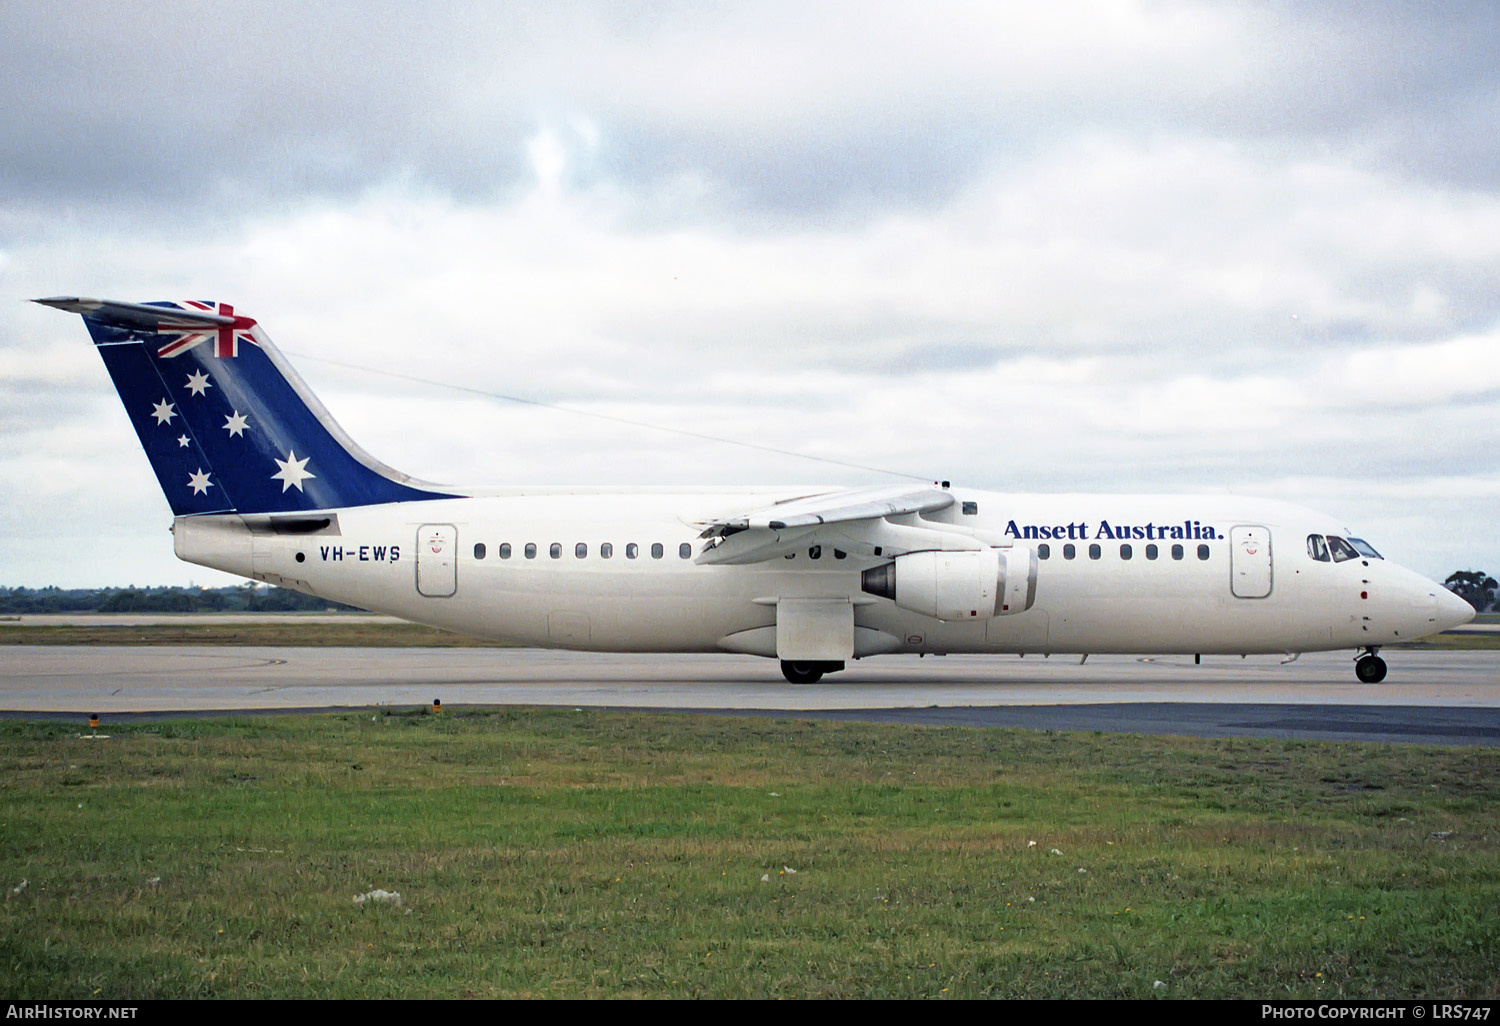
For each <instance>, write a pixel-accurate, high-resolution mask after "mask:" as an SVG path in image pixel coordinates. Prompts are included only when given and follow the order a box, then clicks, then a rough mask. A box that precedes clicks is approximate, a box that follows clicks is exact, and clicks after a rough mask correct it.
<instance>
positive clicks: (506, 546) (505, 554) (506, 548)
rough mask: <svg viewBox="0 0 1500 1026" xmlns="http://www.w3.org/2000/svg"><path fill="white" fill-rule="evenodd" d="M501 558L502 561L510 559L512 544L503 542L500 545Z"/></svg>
mask: <svg viewBox="0 0 1500 1026" xmlns="http://www.w3.org/2000/svg"><path fill="white" fill-rule="evenodd" d="M500 558H501V559H509V558H510V542H501V543H500Z"/></svg>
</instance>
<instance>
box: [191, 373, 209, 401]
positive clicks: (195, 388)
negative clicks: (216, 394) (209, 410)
mask: <svg viewBox="0 0 1500 1026" xmlns="http://www.w3.org/2000/svg"><path fill="white" fill-rule="evenodd" d="M213 387H214V386H213V385H212V384H211V383H210V382H209V380H208V373H207V372H206V371H201V370H200V371H199V372H198V373H197V374H189V375H188V379H187V390H188V391H189V392H191V393H192V394H193V395H203V394H204V393H205V392H207V391H208V390H209V389H210V388H213Z"/></svg>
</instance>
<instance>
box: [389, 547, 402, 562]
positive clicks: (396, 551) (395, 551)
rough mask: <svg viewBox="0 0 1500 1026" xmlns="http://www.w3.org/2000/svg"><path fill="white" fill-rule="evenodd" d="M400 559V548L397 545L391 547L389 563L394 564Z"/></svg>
mask: <svg viewBox="0 0 1500 1026" xmlns="http://www.w3.org/2000/svg"><path fill="white" fill-rule="evenodd" d="M400 558H401V546H399V545H392V546H391V562H392V563H394V562H395V561H396V560H398V559H400Z"/></svg>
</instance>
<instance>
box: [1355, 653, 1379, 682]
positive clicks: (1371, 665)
mask: <svg viewBox="0 0 1500 1026" xmlns="http://www.w3.org/2000/svg"><path fill="white" fill-rule="evenodd" d="M1376 651H1378V650H1377V649H1374V648H1367V649H1365V654H1364V655H1362V656H1360V657H1359V658H1358V659H1356V660H1355V661H1354V675H1355V676H1356V677H1358V678H1359V682H1360V683H1361V684H1379V683H1380V682H1381V681H1383V680H1385V660H1384V659H1382V658H1380V657H1379V656H1378V655H1376V654H1375V653H1376Z"/></svg>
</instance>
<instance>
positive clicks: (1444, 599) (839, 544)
mask: <svg viewBox="0 0 1500 1026" xmlns="http://www.w3.org/2000/svg"><path fill="white" fill-rule="evenodd" d="M35 302H37V303H41V304H43V305H45V306H49V307H54V308H56V309H59V310H64V311H69V312H72V313H77V314H81V315H82V316H83V320H84V324H85V325H86V327H87V329H88V332H89V335H90V336H91V338H92V339H93V342H94V345H95V347H96V348H97V349H98V352H99V355H100V356H101V357H102V358H103V360H104V365H105V367H106V368H107V370H108V372H109V375H110V377H111V379H112V380H113V382H114V385H115V388H116V390H117V391H118V392H119V395H120V399H121V401H122V402H123V403H124V405H125V410H126V412H127V414H128V415H129V418H130V421H131V423H132V425H134V427H135V431H136V434H137V435H138V437H139V439H140V442H141V446H142V447H143V448H144V449H145V451H146V456H147V458H148V460H149V462H150V464H151V468H152V470H154V471H155V473H156V477H157V480H158V482H159V483H160V485H161V488H162V491H163V493H164V494H165V495H166V498H167V502H168V505H169V506H170V507H171V510H172V515H173V523H172V534H173V548H174V550H175V552H176V554H177V556H178V557H179V558H181V559H183V560H186V561H188V562H190V563H196V564H199V565H202V566H208V567H214V568H216V569H219V570H225V571H228V572H230V573H234V574H239V575H241V576H243V577H247V578H252V579H254V580H257V581H264V582H266V583H269V584H273V585H278V586H281V587H284V588H292V589H295V590H297V591H301V592H305V593H307V594H310V595H315V596H318V597H320V598H325V599H329V600H332V601H337V602H343V603H347V604H349V605H354V606H359V607H361V608H364V609H369V610H373V611H376V612H381V613H388V614H393V615H395V616H398V617H401V618H404V619H406V620H411V621H415V622H417V623H422V624H427V625H430V626H433V627H439V628H444V629H447V630H451V631H458V632H461V633H465V634H470V635H474V636H477V637H481V638H487V639H493V640H497V641H504V642H509V643H512V644H516V645H524V646H537V647H547V648H561V649H581V650H593V651H607V652H657V653H681V652H736V653H746V654H751V655H757V656H764V657H768V658H772V659H777V660H779V661H780V664H781V670H782V673H783V675H784V676H785V677H786V679H787V680H788V681H791V682H793V683H799V684H808V683H814V682H816V681H818V680H819V679H820V678H822V676H823V675H824V674H826V673H830V672H834V671H838V670H842V669H844V667H845V666H846V665H847V663H848V662H849V661H851V660H856V659H863V658H866V657H870V656H877V655H886V654H897V653H906V654H919V655H944V654H948V653H1009V654H1016V655H1023V656H1024V655H1029V654H1041V655H1044V656H1050V655H1058V654H1073V655H1080V656H1082V657H1083V658H1084V659H1086V658H1087V657H1088V655H1089V654H1094V653H1121V654H1143V655H1144V654H1190V655H1193V656H1194V657H1195V660H1197V659H1199V658H1201V656H1202V655H1204V654H1228V655H1241V656H1245V655H1249V654H1252V653H1259V654H1265V653H1281V654H1284V655H1286V656H1287V657H1288V659H1289V660H1290V659H1292V658H1296V657H1297V656H1298V655H1300V654H1301V653H1303V652H1316V651H1334V650H1340V649H1352V650H1354V652H1355V657H1354V670H1355V675H1356V677H1357V678H1358V679H1359V680H1360V681H1363V682H1366V683H1376V682H1378V681H1381V680H1383V679H1384V678H1385V675H1386V671H1387V668H1386V664H1385V661H1384V660H1383V659H1381V657H1380V656H1379V655H1378V653H1379V651H1380V648H1381V647H1382V646H1384V645H1390V644H1394V643H1399V642H1406V641H1413V640H1415V639H1418V638H1421V637H1424V636H1426V635H1430V634H1435V633H1438V632H1440V631H1444V630H1447V629H1449V628H1451V627H1455V626H1458V625H1460V624H1463V623H1467V622H1468V621H1469V620H1471V619H1473V617H1474V615H1475V611H1474V609H1473V607H1471V606H1470V605H1469V604H1468V603H1467V602H1465V601H1464V600H1463V599H1461V598H1459V597H1457V596H1456V595H1454V594H1452V593H1451V592H1449V591H1448V590H1447V589H1446V588H1444V587H1442V586H1441V585H1439V584H1437V583H1435V582H1433V581H1430V580H1428V579H1427V578H1425V577H1422V576H1421V575H1419V574H1416V573H1414V572H1412V571H1410V570H1407V569H1404V568H1402V567H1400V566H1397V565H1396V564H1394V563H1392V562H1390V561H1389V560H1386V559H1384V558H1382V557H1381V556H1380V554H1379V553H1378V552H1377V551H1376V550H1375V549H1374V548H1373V547H1372V546H1371V545H1370V544H1369V543H1367V542H1365V541H1364V540H1362V539H1361V538H1359V537H1357V536H1355V535H1354V534H1353V533H1351V532H1350V531H1349V530H1348V529H1347V528H1346V527H1344V526H1343V525H1341V524H1340V523H1339V522H1338V521H1337V520H1335V519H1334V518H1332V517H1329V516H1326V515H1324V514H1321V513H1317V512H1315V511H1313V510H1309V509H1304V508H1302V507H1299V506H1296V505H1291V504H1288V503H1284V502H1278V501H1271V500H1265V499H1252V498H1243V497H1239V496H1228V495H1217V496H1216V495H1085V494H1060V495H1040V494H1012V493H1008V492H993V491H979V490H975V489H969V488H963V487H955V486H953V485H952V484H951V483H950V482H948V481H938V482H934V483H932V484H920V485H915V486H913V485H885V486H875V487H868V488H852V489H830V488H806V487H802V488H795V487H791V488H788V487H759V488H756V487H751V488H742V489H713V490H704V489H673V488H593V489H581V488H564V487H515V486H504V487H487V488H472V487H451V486H446V485H438V484H432V483H429V482H426V481H421V480H418V479H416V478H414V477H411V476H409V475H407V474H403V473H400V472H398V471H396V470H393V469H392V468H390V467H388V466H386V465H385V464H383V463H381V462H379V461H378V460H376V459H375V458H374V457H372V456H370V455H369V454H368V453H366V452H365V451H364V450H363V449H362V448H360V447H359V446H358V445H357V444H355V442H354V441H353V440H352V439H351V438H349V436H348V435H346V434H345V433H344V431H343V429H341V428H340V427H339V426H338V424H337V423H335V422H334V420H333V418H332V417H331V416H330V415H329V414H328V412H327V410H325V409H324V408H323V406H322V404H321V403H319V402H318V400H317V398H316V397H314V395H313V394H312V392H311V391H310V390H309V389H308V387H307V386H306V385H305V384H304V383H303V381H302V379H301V378H300V377H298V375H297V374H296V372H295V371H294V370H293V369H292V368H291V366H290V365H289V364H288V363H287V361H286V359H285V357H283V356H282V354H281V353H280V352H279V351H278V350H277V349H276V347H275V346H274V345H273V344H272V343H271V340H270V338H269V337H268V336H267V335H266V334H265V332H264V331H263V330H262V328H261V327H260V325H259V324H258V323H257V322H256V321H255V320H254V319H253V318H250V317H247V316H244V315H243V314H241V313H238V312H237V311H236V310H235V309H234V307H233V306H232V305H230V304H227V303H219V302H209V301H202V300H191V301H178V302H151V303H126V302H115V301H110V300H97V299H85V298H79V297H55V298H50V299H38V300H35Z"/></svg>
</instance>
